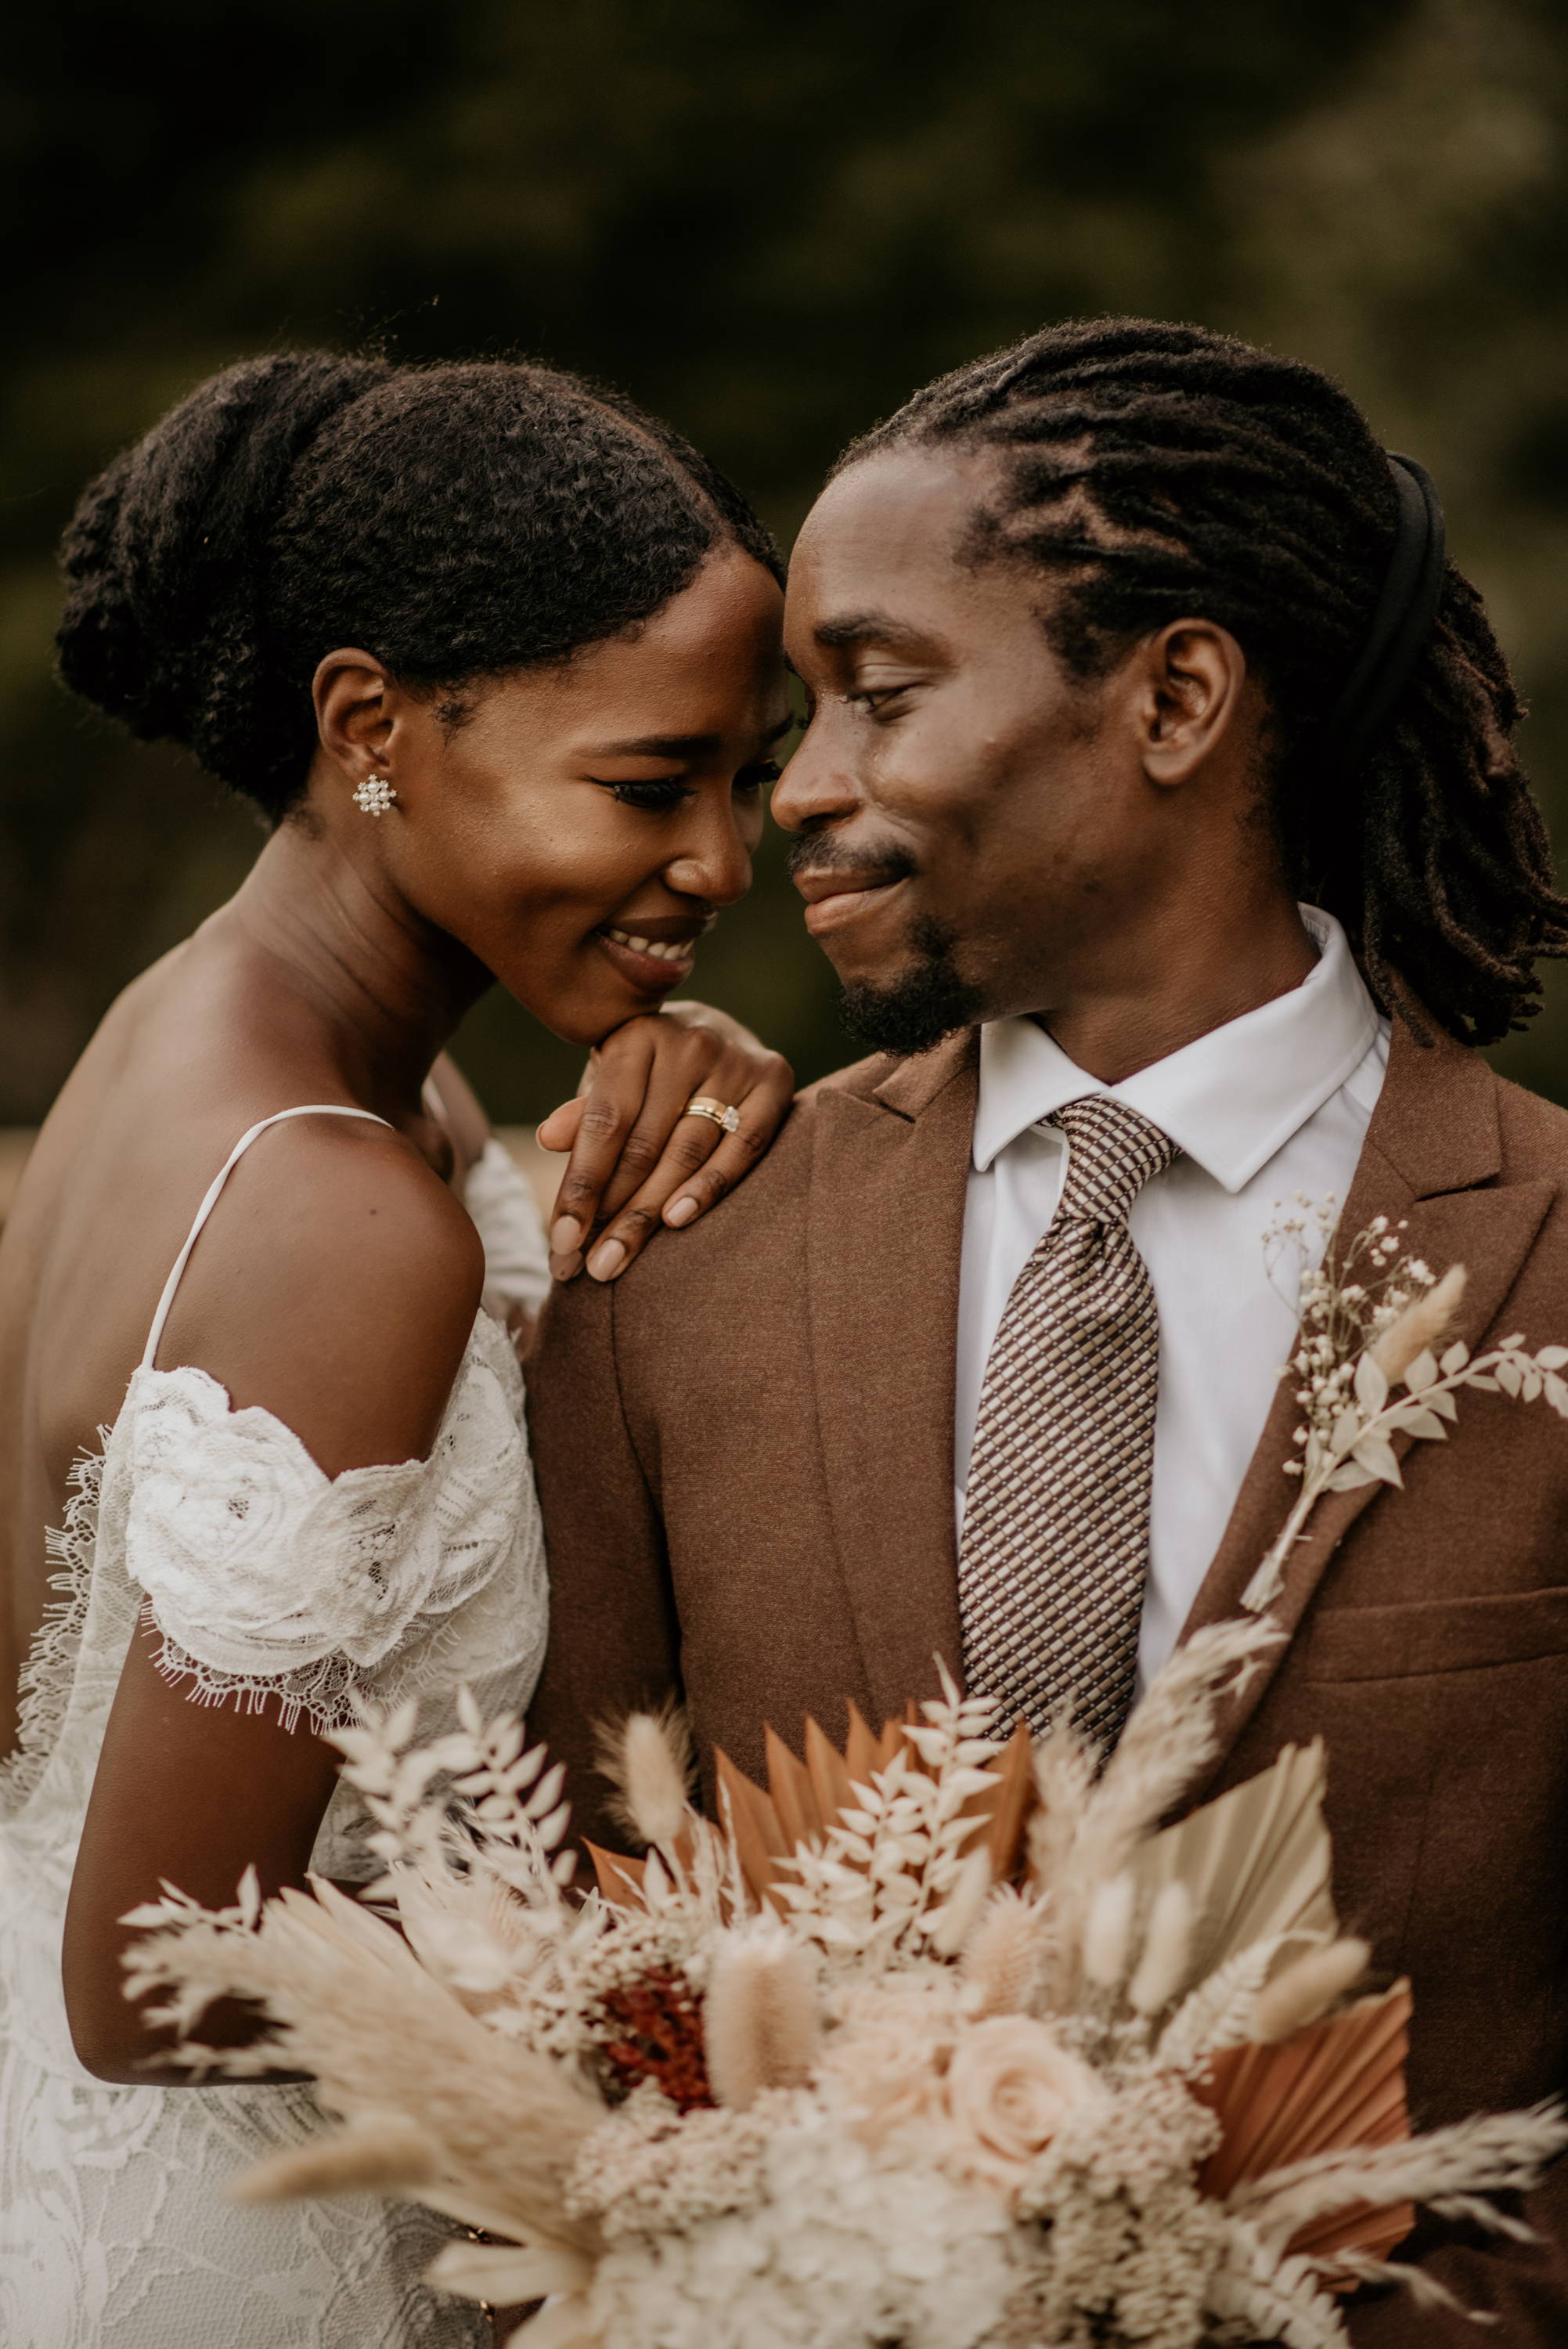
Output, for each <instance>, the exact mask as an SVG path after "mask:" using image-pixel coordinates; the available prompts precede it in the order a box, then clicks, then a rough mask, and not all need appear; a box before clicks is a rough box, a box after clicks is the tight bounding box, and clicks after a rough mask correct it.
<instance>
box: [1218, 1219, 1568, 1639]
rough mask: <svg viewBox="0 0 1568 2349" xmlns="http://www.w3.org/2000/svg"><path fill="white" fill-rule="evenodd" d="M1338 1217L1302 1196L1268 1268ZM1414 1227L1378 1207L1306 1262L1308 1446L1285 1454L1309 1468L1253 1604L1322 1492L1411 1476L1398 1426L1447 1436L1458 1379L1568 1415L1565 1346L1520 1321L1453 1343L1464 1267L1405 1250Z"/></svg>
mask: <svg viewBox="0 0 1568 2349" xmlns="http://www.w3.org/2000/svg"><path fill="white" fill-rule="evenodd" d="M1334 1221H1335V1205H1334V1201H1333V1200H1332V1199H1329V1200H1326V1201H1325V1202H1324V1203H1323V1204H1322V1205H1321V1206H1313V1205H1311V1204H1310V1203H1309V1202H1307V1201H1306V1200H1305V1199H1302V1200H1298V1202H1297V1206H1296V1211H1295V1212H1294V1213H1292V1214H1290V1215H1288V1216H1284V1217H1282V1219H1281V1220H1280V1221H1279V1222H1278V1223H1276V1224H1275V1226H1274V1229H1273V1230H1272V1231H1271V1232H1270V1234H1269V1235H1268V1238H1267V1240H1266V1242H1265V1247H1267V1249H1268V1251H1269V1255H1270V1259H1271V1269H1272V1268H1273V1267H1274V1266H1275V1265H1277V1263H1278V1261H1279V1259H1280V1257H1282V1256H1283V1255H1284V1254H1285V1253H1286V1252H1287V1251H1290V1250H1293V1249H1294V1250H1295V1252H1296V1253H1298V1254H1299V1255H1301V1256H1305V1254H1306V1251H1307V1248H1308V1244H1309V1239H1310V1236H1311V1235H1312V1233H1313V1232H1314V1230H1316V1231H1318V1232H1321V1233H1323V1234H1324V1235H1325V1236H1326V1237H1327V1236H1329V1235H1331V1234H1332V1231H1333V1227H1334ZM1405 1229H1406V1226H1405V1224H1404V1223H1402V1222H1400V1223H1391V1222H1390V1220H1389V1218H1388V1217H1387V1216H1374V1217H1373V1219H1372V1221H1371V1222H1370V1223H1369V1224H1368V1225H1367V1227H1366V1229H1365V1230H1364V1231H1361V1232H1358V1233H1357V1235H1356V1237H1355V1238H1354V1239H1353V1240H1352V1241H1351V1243H1350V1245H1349V1247H1347V1248H1346V1249H1344V1250H1343V1251H1341V1252H1338V1253H1337V1254H1336V1253H1334V1252H1333V1251H1332V1250H1330V1252H1329V1253H1327V1254H1326V1255H1325V1257H1324V1259H1323V1261H1322V1263H1321V1264H1319V1265H1317V1266H1316V1267H1315V1268H1313V1267H1306V1266H1304V1268H1303V1269H1302V1272H1301V1278H1300V1296H1301V1327H1300V1336H1299V1340H1298V1343H1297V1348H1296V1351H1295V1353H1294V1354H1293V1355H1292V1357H1291V1360H1290V1363H1289V1365H1288V1369H1287V1372H1286V1375H1294V1376H1295V1378H1296V1379H1297V1380H1298V1381H1299V1384H1298V1385H1297V1387H1296V1390H1295V1400H1296V1402H1298V1403H1299V1404H1300V1405H1301V1411H1302V1417H1301V1423H1300V1424H1299V1425H1298V1427H1297V1428H1296V1431H1295V1442H1296V1444H1297V1445H1298V1446H1299V1452H1298V1454H1297V1456H1296V1457H1294V1458H1292V1459H1290V1460H1287V1461H1286V1462H1285V1464H1284V1472H1285V1475H1287V1476H1299V1477H1300V1479H1301V1491H1300V1494H1299V1495H1297V1498H1296V1502H1295V1507H1294V1508H1293V1509H1292V1510H1291V1513H1290V1515H1289V1516H1288V1517H1287V1518H1286V1519H1285V1522H1284V1526H1283V1528H1282V1529H1281V1532H1280V1536H1279V1538H1278V1540H1277V1541H1276V1542H1275V1543H1274V1547H1273V1548H1272V1549H1270V1551H1269V1553H1268V1555H1267V1556H1266V1557H1265V1558H1264V1561H1263V1563H1262V1565H1261V1566H1260V1567H1259V1568H1258V1570H1257V1572H1256V1573H1255V1574H1254V1575H1253V1578H1252V1580H1251V1582H1249V1583H1248V1585H1247V1588H1246V1589H1245V1590H1244V1592H1243V1595H1242V1604H1243V1607H1245V1608H1247V1609H1249V1610H1250V1611H1251V1612H1252V1613H1253V1614H1261V1613H1262V1612H1263V1610H1264V1609H1265V1608H1267V1607H1272V1606H1273V1604H1274V1600H1275V1599H1277V1598H1278V1597H1279V1595H1280V1592H1281V1590H1282V1589H1283V1588H1284V1576H1285V1568H1286V1567H1287V1565H1288V1563H1289V1560H1290V1557H1291V1553H1292V1551H1293V1549H1294V1548H1295V1544H1296V1543H1297V1542H1298V1541H1299V1540H1300V1538H1301V1537H1302V1534H1303V1531H1304V1528H1305V1525H1306V1521H1307V1519H1308V1517H1309V1516H1311V1514H1312V1512H1313V1510H1314V1508H1315V1506H1316V1505H1317V1503H1318V1502H1319V1501H1320V1500H1321V1499H1322V1498H1323V1496H1324V1495H1325V1494H1326V1493H1349V1492H1354V1491H1355V1490H1356V1488H1357V1485H1372V1484H1377V1483H1382V1484H1386V1485H1399V1484H1402V1483H1403V1482H1404V1479H1403V1477H1402V1476H1401V1475H1400V1474H1399V1463H1398V1457H1397V1455H1396V1454H1395V1451H1394V1446H1393V1439H1394V1437H1395V1436H1396V1435H1398V1434H1405V1435H1409V1436H1412V1437H1414V1438H1415V1439H1416V1440H1417V1441H1418V1442H1426V1443H1441V1442H1442V1441H1443V1440H1444V1439H1445V1437H1446V1436H1447V1433H1448V1424H1449V1423H1452V1422H1453V1421H1455V1420H1456V1419H1457V1418H1458V1416H1459V1406H1458V1402H1457V1401H1456V1397H1457V1395H1458V1393H1459V1391H1460V1388H1461V1387H1479V1388H1480V1389H1481V1390H1482V1391H1483V1392H1486V1393H1489V1394H1497V1393H1502V1394H1508V1395H1512V1396H1514V1397H1515V1398H1516V1399H1517V1400H1518V1401H1519V1402H1537V1401H1539V1400H1542V1399H1544V1401H1545V1402H1548V1403H1549V1404H1550V1405H1551V1407H1552V1409H1553V1411H1554V1412H1556V1413H1557V1414H1558V1416H1559V1417H1560V1418H1563V1419H1568V1380H1565V1379H1564V1378H1563V1375H1562V1372H1563V1370H1564V1368H1565V1367H1568V1346H1541V1347H1538V1348H1537V1350H1535V1352H1534V1353H1531V1352H1530V1351H1529V1350H1527V1349H1526V1346H1525V1342H1524V1338H1523V1335H1522V1332H1520V1331H1517V1330H1516V1331H1514V1332H1513V1333H1512V1335H1511V1336H1510V1337H1507V1338H1505V1339H1503V1340H1502V1342H1501V1344H1500V1345H1497V1346H1494V1347H1492V1349H1491V1351H1490V1352H1488V1353H1484V1354H1478V1355H1476V1356H1474V1357H1473V1358H1472V1356H1471V1354H1470V1349H1469V1347H1468V1346H1466V1345H1464V1344H1463V1343H1462V1342H1461V1341H1460V1340H1458V1339H1455V1340H1452V1342H1451V1343H1450V1344H1449V1345H1447V1346H1444V1345H1443V1340H1444V1339H1445V1338H1446V1337H1447V1336H1448V1333H1449V1330H1450V1329H1451V1328H1452V1326H1453V1320H1454V1316H1455V1314H1456V1313H1457V1312H1458V1310H1459V1308H1460V1300H1461V1299H1462V1298H1463V1296H1464V1288H1465V1268H1464V1267H1463V1265H1462V1264H1455V1265H1450V1266H1449V1268H1448V1270H1447V1271H1446V1272H1445V1273H1443V1274H1442V1275H1440V1276H1439V1275H1438V1274H1437V1273H1435V1272H1433V1271H1432V1269H1431V1268H1430V1266H1429V1265H1427V1264H1425V1263H1423V1262H1422V1260H1421V1258H1420V1257H1418V1256H1411V1255H1410V1254H1408V1252H1407V1250H1406V1247H1405V1244H1404V1241H1403V1239H1402V1237H1401V1234H1402V1233H1403V1232H1404V1231H1405ZM1439 1348H1440V1349H1441V1351H1439Z"/></svg>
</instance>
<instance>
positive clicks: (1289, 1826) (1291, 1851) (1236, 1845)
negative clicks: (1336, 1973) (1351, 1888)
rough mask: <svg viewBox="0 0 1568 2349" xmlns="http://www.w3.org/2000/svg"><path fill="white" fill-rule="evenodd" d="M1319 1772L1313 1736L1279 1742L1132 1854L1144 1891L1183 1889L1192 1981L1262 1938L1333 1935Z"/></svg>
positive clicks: (1289, 1940)
mask: <svg viewBox="0 0 1568 2349" xmlns="http://www.w3.org/2000/svg"><path fill="white" fill-rule="evenodd" d="M1325 1785H1326V1763H1325V1758H1324V1751H1323V1744H1322V1741H1321V1740H1315V1741H1314V1742H1313V1744H1310V1745H1305V1746H1298V1745H1287V1746H1286V1747H1285V1748H1284V1751H1283V1752H1282V1753H1281V1754H1279V1755H1278V1757H1277V1758H1276V1759H1275V1761H1274V1762H1273V1763H1272V1764H1270V1766H1269V1768H1268V1769H1266V1770H1262V1771H1260V1772H1259V1773H1258V1775H1257V1776H1256V1777H1254V1778H1248V1779H1247V1780H1246V1781H1245V1782H1244V1783H1243V1785H1240V1786H1233V1787H1232V1788H1231V1789H1230V1790H1229V1792H1228V1793H1226V1794H1223V1795H1217V1796H1216V1797H1215V1799H1214V1801H1213V1802H1212V1803H1205V1804H1204V1805H1203V1806H1202V1808H1201V1809H1200V1810H1196V1811H1193V1812H1192V1813H1191V1815H1190V1816H1188V1817H1187V1818H1184V1819H1181V1820H1180V1821H1179V1822H1178V1823H1177V1824H1176V1825H1175V1826H1170V1827H1165V1828H1162V1829H1161V1832H1160V1833H1159V1834H1158V1835H1156V1836H1152V1837H1150V1838H1149V1840H1148V1841H1147V1842H1145V1843H1144V1844H1142V1845H1141V1847H1140V1848H1139V1849H1138V1850H1137V1851H1136V1852H1135V1853H1134V1854H1133V1856H1132V1858H1131V1861H1130V1867H1131V1870H1132V1873H1133V1875H1134V1877H1135V1878H1137V1881H1138V1883H1139V1886H1140V1889H1141V1891H1142V1894H1143V1896H1144V1898H1145V1899H1150V1900H1152V1899H1153V1898H1154V1897H1155V1895H1156V1894H1157V1893H1158V1892H1159V1890H1160V1889H1161V1887H1163V1886H1164V1885H1167V1884H1172V1883H1178V1882H1180V1883H1181V1884H1184V1885H1185V1886H1186V1888H1187V1890H1188V1893H1189V1895H1190V1896H1191V1902H1192V1939H1191V1954H1190V1971H1189V1974H1188V1980H1189V1981H1190V1982H1195V1981H1199V1980H1201V1979H1202V1977H1203V1976H1204V1975H1206V1974H1209V1973H1212V1972H1213V1971H1216V1970H1217V1969H1218V1968H1220V1967H1222V1966H1223V1965H1225V1964H1227V1963H1228V1962H1229V1961H1230V1960H1231V1959H1232V1958H1233V1957H1234V1956H1236V1955H1237V1954H1238V1953H1239V1952H1240V1951H1243V1950H1246V1949H1250V1948H1253V1947H1255V1945H1256V1944H1257V1943H1259V1942H1260V1941H1269V1940H1276V1941H1278V1942H1279V1944H1280V1948H1281V1951H1282V1952H1286V1951H1289V1949H1290V1947H1291V1945H1292V1944H1293V1943H1294V1944H1295V1947H1296V1948H1298V1949H1299V1948H1300V1947H1301V1946H1302V1945H1303V1944H1308V1943H1312V1942H1315V1941H1319V1940H1333V1939H1334V1938H1335V1937H1336V1934H1337V1932H1338V1920H1337V1918H1336V1915H1335V1910H1334V1899H1333V1894H1332V1891H1331V1889H1330V1880H1329V1879H1330V1872H1331V1868H1332V1863H1333V1849H1332V1847H1331V1845H1330V1842H1329V1836H1328V1828H1327V1826H1326V1822H1325V1820H1324V1816H1323V1798H1324V1791H1325Z"/></svg>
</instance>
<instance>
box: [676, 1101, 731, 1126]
mask: <svg viewBox="0 0 1568 2349" xmlns="http://www.w3.org/2000/svg"><path fill="white" fill-rule="evenodd" d="M681 1115H682V1116H683V1117H710V1118H712V1120H713V1122H714V1123H715V1125H717V1126H721V1127H722V1128H723V1130H724V1132H725V1133H738V1132H739V1130H740V1112H739V1111H738V1109H732V1108H731V1107H730V1105H729V1103H728V1102H721V1101H715V1100H714V1098H713V1095H712V1094H711V1093H693V1095H692V1097H691V1099H690V1101H688V1102H687V1103H686V1107H685V1109H684V1110H683V1111H682V1112H681Z"/></svg>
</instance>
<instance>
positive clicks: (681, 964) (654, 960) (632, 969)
mask: <svg viewBox="0 0 1568 2349" xmlns="http://www.w3.org/2000/svg"><path fill="white" fill-rule="evenodd" d="M713 918H714V917H713V916H709V918H708V920H707V921H706V922H694V921H690V920H675V919H672V918H670V917H669V916H664V915H661V916H658V917H657V918H656V919H654V920H648V921H642V922H628V923H626V924H624V926H623V925H622V924H620V923H618V922H605V923H603V925H602V926H600V927H599V928H598V929H596V930H595V931H594V933H593V939H594V943H595V945H597V946H598V947H599V948H600V949H601V951H602V952H603V954H605V955H606V956H607V957H609V959H610V961H611V962H613V963H614V966H615V968H616V969H617V970H618V971H619V972H620V974H621V976H622V978H628V979H630V980H631V982H632V985H633V986H634V988H637V989H638V990H639V992H640V993H642V994H644V995H667V994H668V993H669V991H670V989H671V988H672V987H678V986H679V985H680V983H681V981H682V980H683V979H686V978H690V977H691V975H692V971H693V968H695V966H696V943H697V940H698V939H699V938H700V937H701V936H702V934H703V932H704V931H705V930H707V929H709V928H711V926H712V923H713Z"/></svg>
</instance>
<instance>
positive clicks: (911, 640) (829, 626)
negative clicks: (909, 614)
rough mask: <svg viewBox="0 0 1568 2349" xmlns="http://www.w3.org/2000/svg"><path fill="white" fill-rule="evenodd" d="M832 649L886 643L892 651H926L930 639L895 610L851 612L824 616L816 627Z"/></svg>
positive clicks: (820, 640)
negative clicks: (836, 617) (896, 615)
mask: <svg viewBox="0 0 1568 2349" xmlns="http://www.w3.org/2000/svg"><path fill="white" fill-rule="evenodd" d="M812 633H813V635H814V636H815V637H816V640H817V642H818V643H819V644H820V646H821V647H823V649H824V650H825V651H828V652H845V651H852V650H853V648H854V647H855V646H857V645H885V646H886V647H887V648H888V650H889V651H890V652H895V653H903V652H909V653H912V652H916V651H923V650H925V649H927V648H928V645H929V639H928V638H927V637H925V636H923V635H922V633H921V631H920V630H919V629H918V628H912V627H910V626H908V625H907V624H906V623H905V622H904V621H903V620H895V619H894V618H893V616H892V614H891V612H851V613H847V614H846V615H845V616H844V617H843V618H842V619H841V620H823V621H821V622H820V625H819V626H817V627H816V628H815V629H814V630H813V631H812Z"/></svg>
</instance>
